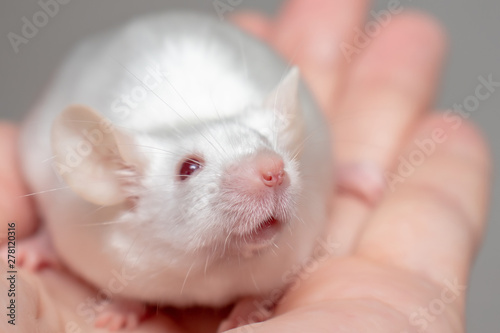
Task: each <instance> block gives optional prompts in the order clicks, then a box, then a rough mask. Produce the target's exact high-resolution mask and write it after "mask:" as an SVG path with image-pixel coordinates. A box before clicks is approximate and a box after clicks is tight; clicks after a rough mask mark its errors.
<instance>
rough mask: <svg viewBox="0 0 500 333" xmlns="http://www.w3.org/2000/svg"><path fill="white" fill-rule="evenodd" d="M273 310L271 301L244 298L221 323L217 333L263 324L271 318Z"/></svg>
mask: <svg viewBox="0 0 500 333" xmlns="http://www.w3.org/2000/svg"><path fill="white" fill-rule="evenodd" d="M273 309H274V303H273V302H272V301H270V300H266V299H261V298H255V297H247V298H244V299H242V300H240V301H238V302H237V303H236V304H235V305H234V308H233V309H232V310H231V313H230V314H229V316H228V317H227V318H226V319H225V320H223V321H222V322H221V323H220V325H219V327H218V329H217V333H222V332H225V331H229V330H231V329H233V328H238V327H241V326H244V325H249V324H254V323H259V322H263V321H265V320H267V319H269V318H271V316H272V315H273Z"/></svg>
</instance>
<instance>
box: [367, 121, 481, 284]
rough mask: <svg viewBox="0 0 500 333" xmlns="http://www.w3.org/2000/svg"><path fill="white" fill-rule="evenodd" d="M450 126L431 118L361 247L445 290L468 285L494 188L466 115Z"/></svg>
mask: <svg viewBox="0 0 500 333" xmlns="http://www.w3.org/2000/svg"><path fill="white" fill-rule="evenodd" d="M450 119H451V118H444V117H443V116H437V115H436V116H433V117H430V118H429V119H428V120H427V121H426V122H425V124H424V125H423V126H422V127H421V128H420V129H419V131H418V134H417V136H416V138H415V139H414V140H412V142H410V143H409V144H408V146H407V147H406V149H405V150H404V151H403V153H402V155H401V156H400V157H399V158H398V159H399V160H400V161H401V162H400V163H398V165H396V167H395V169H394V171H393V172H392V173H391V174H388V175H387V177H388V181H389V184H390V185H391V187H390V188H391V189H392V190H393V192H391V193H390V194H389V195H388V196H387V198H386V199H385V200H384V202H383V204H382V206H380V208H379V209H378V210H377V211H376V212H375V215H374V217H373V219H372V220H371V221H370V223H369V224H368V225H367V227H366V229H365V231H364V233H363V235H362V237H361V240H360V243H359V246H358V248H357V253H358V254H360V255H362V256H364V257H368V258H371V259H374V260H377V261H379V262H384V263H388V264H391V265H397V266H399V267H403V268H405V269H408V270H411V271H413V272H418V273H419V274H422V275H424V276H426V277H427V278H428V279H431V280H432V281H435V282H437V283H442V282H443V280H444V279H458V280H459V281H461V283H463V282H464V281H465V280H466V279H467V276H468V272H469V269H470V265H471V261H472V259H473V257H474V254H475V252H476V249H477V247H478V245H479V243H480V239H481V237H482V235H483V231H484V223H485V214H486V206H487V201H488V196H489V184H490V178H489V173H490V161H489V154H488V150H487V148H486V145H485V143H484V141H483V140H482V138H481V136H480V135H479V134H478V133H477V131H476V130H474V129H473V128H472V127H471V125H468V124H467V123H465V122H462V120H461V119H460V118H459V117H458V116H457V117H456V118H455V119H454V122H453V123H449V122H447V121H450ZM404 161H406V162H404ZM402 164H405V165H402ZM406 168H408V169H406Z"/></svg>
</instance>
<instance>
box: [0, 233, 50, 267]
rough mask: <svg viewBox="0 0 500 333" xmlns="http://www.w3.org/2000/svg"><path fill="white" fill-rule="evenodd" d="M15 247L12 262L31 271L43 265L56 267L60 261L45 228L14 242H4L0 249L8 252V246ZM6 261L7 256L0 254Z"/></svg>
mask: <svg viewBox="0 0 500 333" xmlns="http://www.w3.org/2000/svg"><path fill="white" fill-rule="evenodd" d="M9 246H10V247H11V248H12V247H13V248H14V249H15V255H14V256H13V257H15V259H13V260H15V262H12V264H14V265H15V266H16V267H17V268H23V269H26V270H29V271H31V272H36V271H39V270H40V269H42V268H44V267H58V266H60V261H59V259H58V257H57V254H56V251H55V250H54V248H53V246H52V243H51V241H50V237H49V234H48V232H47V230H46V229H45V228H42V229H40V230H39V231H37V233H36V234H34V235H33V236H31V237H28V238H26V239H22V240H19V241H15V244H5V245H3V246H2V249H1V250H0V251H1V253H9V252H8V247H9ZM2 259H3V260H5V261H6V262H7V263H9V264H10V263H11V262H10V261H9V257H8V256H7V255H5V256H2Z"/></svg>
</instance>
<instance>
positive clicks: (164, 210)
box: [21, 13, 334, 307]
mask: <svg viewBox="0 0 500 333" xmlns="http://www.w3.org/2000/svg"><path fill="white" fill-rule="evenodd" d="M21 157H22V165H23V170H24V173H25V176H26V179H27V181H28V184H29V186H30V190H31V191H32V192H33V193H36V195H34V198H35V201H36V204H37V208H38V209H39V212H40V215H41V219H42V224H43V225H44V227H45V228H47V230H48V234H49V235H50V238H51V242H52V244H53V246H54V248H55V250H56V252H57V254H58V256H59V257H60V259H61V260H62V262H63V263H64V264H65V265H67V266H68V267H69V268H70V269H71V270H72V271H73V272H75V273H76V274H77V275H79V276H81V277H82V278H83V279H85V280H86V281H88V282H90V283H91V284H93V285H95V286H96V287H98V288H100V289H106V290H107V291H108V292H110V293H111V294H112V293H113V289H112V288H111V287H110V285H111V282H112V281H116V279H117V277H118V276H121V277H122V280H123V281H126V283H124V284H123V286H122V288H120V291H119V295H117V296H120V297H125V298H129V299H134V300H138V301H143V302H146V303H151V304H159V305H171V306H176V307H188V306H194V305H203V306H214V307H218V306H224V305H227V304H229V303H231V302H234V301H235V300H237V299H238V298H241V297H245V296H249V295H261V296H265V295H267V294H269V293H271V292H272V291H273V290H276V289H277V288H282V287H283V286H284V285H285V284H286V283H287V281H286V276H285V275H286V274H285V273H286V272H289V271H290V269H291V268H292V267H293V266H294V265H300V264H302V263H304V262H305V261H306V260H307V259H308V258H309V257H310V256H311V255H312V252H313V249H314V247H315V246H316V244H317V241H318V239H319V237H320V236H322V235H323V233H324V230H325V227H326V224H327V221H328V215H329V204H330V200H331V196H332V194H333V189H334V177H333V160H332V156H331V142H330V134H329V130H328V125H327V123H326V121H325V118H324V117H323V116H322V114H321V112H320V110H319V109H318V106H317V105H316V103H315V102H314V100H313V98H312V95H311V93H310V92H309V91H308V90H307V88H306V87H305V85H304V84H303V83H302V81H301V79H300V73H299V70H298V69H297V68H294V67H293V66H290V65H289V64H288V63H287V62H286V61H285V60H283V59H282V58H281V57H279V56H278V55H277V54H276V53H275V52H274V51H272V50H271V49H270V47H269V46H266V45H265V44H264V43H263V42H261V41H259V40H257V39H256V38H254V37H252V36H250V35H248V34H247V33H245V32H243V31H241V30H240V29H239V28H237V27H234V26H232V25H230V24H228V23H224V22H221V21H219V20H217V19H215V18H211V17H208V16H204V15H201V14H192V13H167V14H160V15H152V16H148V17H144V18H140V19H138V20H135V21H132V22H131V23H129V24H128V25H126V26H123V27H119V28H117V29H115V30H113V31H111V32H109V33H106V34H103V35H100V36H98V37H95V38H93V39H90V40H88V41H85V42H83V43H82V44H80V45H79V46H78V47H77V48H76V49H75V50H74V51H73V52H72V54H71V55H70V57H69V58H68V60H67V61H66V62H65V64H64V65H63V66H62V68H61V70H60V71H59V72H58V74H57V75H56V76H55V77H54V80H53V82H52V83H51V84H50V86H49V88H48V90H47V91H46V93H45V94H44V96H43V98H42V99H41V100H40V101H39V103H38V104H37V105H36V107H35V108H34V110H33V112H31V114H30V115H29V116H28V117H27V119H26V121H25V123H24V125H23V128H22V134H21ZM288 282H289V281H288Z"/></svg>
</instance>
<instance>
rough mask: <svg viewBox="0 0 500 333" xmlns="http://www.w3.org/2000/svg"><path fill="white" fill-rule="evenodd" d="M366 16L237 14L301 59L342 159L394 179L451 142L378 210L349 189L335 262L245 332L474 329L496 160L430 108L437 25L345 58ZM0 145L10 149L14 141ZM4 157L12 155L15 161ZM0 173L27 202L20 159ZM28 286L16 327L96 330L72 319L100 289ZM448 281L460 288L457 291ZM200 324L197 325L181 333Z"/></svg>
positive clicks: (320, 10) (150, 327) (338, 205)
mask: <svg viewBox="0 0 500 333" xmlns="http://www.w3.org/2000/svg"><path fill="white" fill-rule="evenodd" d="M366 9H367V2H365V1H341V0H313V1H311V0H309V1H305V0H292V1H290V2H289V3H288V4H287V6H286V8H285V9H284V11H283V12H282V13H281V14H280V15H279V17H278V18H277V19H276V20H274V21H271V20H268V19H266V18H264V17H262V16H259V15H255V14H241V15H239V16H237V17H235V18H234V20H235V21H236V22H237V23H238V24H240V25H241V26H243V27H245V28H246V29H247V30H249V31H251V32H253V33H254V34H256V35H258V36H260V37H261V38H263V39H264V40H266V41H267V42H269V43H270V44H271V45H273V46H274V47H275V48H276V49H278V50H279V51H280V52H281V53H282V54H283V55H284V56H286V57H287V58H288V59H292V62H294V63H296V64H298V65H299V67H300V68H301V70H302V73H303V74H304V76H305V79H306V81H307V82H308V84H309V85H310V87H311V89H312V91H313V93H314V94H315V95H316V97H317V99H318V101H319V103H320V105H321V106H322V108H323V109H324V110H325V111H326V112H327V115H328V117H329V119H330V122H331V124H332V130H333V133H334V139H335V147H334V154H335V156H336V159H337V163H338V164H339V165H348V164H351V163H358V162H366V161H368V162H373V163H375V164H376V165H377V166H378V167H379V168H381V169H382V170H387V171H388V172H389V171H390V172H392V173H393V174H397V173H398V172H397V168H398V167H399V165H398V157H399V156H403V157H405V158H408V156H410V154H412V152H414V151H416V150H417V149H418V146H416V145H415V143H414V141H415V139H418V140H420V141H419V142H424V140H427V139H429V138H432V137H433V136H432V132H433V131H435V130H437V129H442V130H443V131H444V132H445V135H446V139H445V140H440V141H443V142H440V143H437V142H436V141H434V144H435V145H434V150H433V151H432V153H431V154H429V156H427V155H426V156H425V160H424V161H423V163H422V164H421V165H419V166H417V167H415V170H414V172H413V173H411V174H410V175H408V176H405V177H403V181H399V182H392V183H390V184H391V185H393V186H392V190H393V191H392V190H391V188H389V189H388V190H387V193H386V195H385V196H384V197H383V199H382V200H381V201H380V202H379V203H378V204H376V205H367V204H366V203H365V202H364V201H362V200H359V199H358V197H356V196H355V195H353V194H352V193H349V192H341V193H339V194H338V195H337V196H336V198H335V199H334V201H333V202H332V205H333V207H334V209H333V212H334V216H333V217H332V222H331V228H330V231H329V234H330V235H331V237H332V238H333V239H335V240H336V241H337V242H338V244H339V247H338V248H336V251H337V253H336V254H337V255H336V256H334V257H332V258H331V259H328V260H327V261H323V262H321V263H318V265H317V266H316V267H315V269H314V271H313V272H311V273H310V274H308V275H307V276H306V277H305V278H303V279H301V280H300V281H299V283H298V284H297V288H294V289H293V290H292V291H290V292H289V293H288V294H287V295H286V297H285V299H284V300H283V301H282V302H281V303H280V304H279V306H278V308H277V309H276V315H275V317H273V318H272V319H270V320H268V321H266V322H265V323H262V324H254V325H251V326H250V327H247V328H244V329H241V331H242V332H246V331H249V330H250V329H252V331H253V332H275V331H286V332H295V331H297V332H304V331H306V332H316V331H326V330H328V331H334V330H339V331H340V330H342V331H344V332H360V331H370V332H378V331H380V332H394V333H402V332H408V333H409V332H416V331H417V330H418V329H421V330H422V331H423V330H425V331H426V332H441V333H442V332H460V331H464V313H463V311H464V298H465V292H464V291H463V288H462V287H461V286H462V285H466V283H467V276H468V273H469V270H470V264H471V260H472V259H473V257H474V253H475V251H476V250H477V248H478V246H479V243H480V240H481V236H482V232H483V229H484V214H485V210H486V202H487V197H488V195H487V194H488V188H487V187H488V173H489V157H488V152H487V149H486V148H485V144H484V143H483V141H482V139H481V138H480V135H478V134H477V132H476V131H475V130H474V129H473V128H472V127H471V125H468V124H467V123H466V122H465V121H463V120H462V122H461V123H459V125H458V126H454V125H456V124H457V123H455V122H449V123H447V122H446V120H445V119H444V118H443V117H442V116H441V115H431V114H428V113H427V112H426V111H427V110H428V108H429V105H430V104H431V102H432V97H433V94H434V91H435V89H436V86H437V80H438V77H439V70H440V66H441V60H442V57H443V53H444V49H445V44H446V43H445V40H444V37H443V33H442V32H441V29H440V28H439V27H438V26H437V25H436V24H435V23H433V22H432V21H431V20H430V19H428V18H426V17H424V16H422V15H419V14H402V15H400V16H390V21H391V23H390V24H389V25H388V26H387V27H385V28H384V29H382V31H381V33H380V35H379V36H378V37H377V38H374V39H373V40H372V41H371V42H370V45H368V46H366V47H365V48H362V49H359V51H360V52H359V54H357V55H356V54H353V56H352V58H347V57H345V56H344V54H342V52H341V51H340V45H341V44H342V43H343V42H345V43H347V44H353V43H352V40H353V36H354V34H355V30H354V29H353V27H362V26H363V25H362V22H363V20H364V15H365V12H366ZM349 60H351V61H349ZM0 133H2V135H4V132H0ZM9 135H10V134H8V135H6V137H9V138H10V139H9V140H10V141H9V142H11V144H12V145H13V144H14V143H13V141H14V140H13V139H12V138H13V136H9ZM442 137H443V136H440V138H442ZM2 142H6V141H2ZM426 142H428V141H426ZM3 148H4V150H5V149H7V150H9V151H11V150H13V148H12V147H11V145H10V144H8V145H7V148H5V147H3ZM0 154H3V156H7V157H9V156H10V157H9V159H7V160H5V161H7V162H8V161H13V160H14V155H13V153H8V152H6V151H0ZM2 167H3V168H5V170H6V172H5V173H2V175H10V174H12V175H14V178H13V179H15V181H14V182H11V181H6V180H4V179H0V180H1V181H2V183H0V184H1V185H0V189H4V191H5V192H4V193H9V194H10V195H11V196H12V197H16V196H18V195H20V194H24V193H25V190H24V189H23V187H22V185H21V182H20V181H19V179H21V178H20V175H19V173H18V172H17V171H15V170H18V168H17V167H16V166H15V164H13V163H10V164H9V163H7V164H4V165H3V166H2ZM391 170H392V171H391ZM2 171H3V170H2ZM4 202H5V201H4ZM0 213H1V214H4V215H5V216H6V218H5V219H17V220H18V221H19V223H18V224H19V225H21V226H22V229H23V230H26V233H28V232H29V231H30V230H33V226H34V222H33V221H34V219H33V215H34V214H33V210H32V207H30V205H29V203H26V202H25V203H23V204H21V203H19V206H15V205H9V206H8V207H2V211H0ZM22 214H26V215H22ZM2 217H3V216H2ZM5 219H4V220H5ZM21 222H22V223H21ZM19 278H20V279H21V280H20V281H19V286H18V290H19V292H20V293H21V294H20V295H19V296H18V299H19V300H20V301H19V303H21V301H22V300H24V302H25V303H24V307H23V309H22V312H23V313H22V319H21V318H20V320H19V322H18V323H19V325H20V326H19V329H21V330H20V332H32V331H36V330H35V328H38V329H39V330H40V331H42V332H46V331H47V332H62V331H64V330H65V328H67V326H66V325H68V324H71V323H74V324H75V325H76V326H75V327H79V328H81V329H82V332H88V331H92V329H91V328H90V327H89V326H88V324H87V323H86V322H84V321H83V320H82V318H81V317H80V316H78V314H77V311H76V309H77V307H78V304H80V303H81V302H83V300H85V299H86V298H87V297H95V291H93V290H92V289H91V288H89V287H87V286H85V285H83V284H82V283H81V282H79V281H78V280H77V279H75V278H73V277H71V276H70V275H68V274H66V273H63V272H60V271H54V270H44V271H42V272H40V273H37V274H29V273H26V272H23V273H21V274H20V276H19ZM444 281H448V284H452V285H453V284H458V286H457V285H455V289H454V290H451V289H450V288H449V285H447V284H446V283H445V282H444ZM5 287H6V286H4V285H3V284H2V286H1V289H4V288H5ZM4 292H6V291H5V290H0V293H2V295H3V294H4ZM453 296H454V297H453ZM443 297H445V299H443ZM441 304H443V305H444V307H442V308H441V307H440V308H438V306H441ZM0 306H4V304H1V301H0ZM419 309H424V310H425V309H427V314H425V313H423V312H419ZM20 315H21V314H20ZM200 316H201V315H199V314H196V313H194V314H190V315H189V316H186V318H187V319H185V320H183V321H181V322H180V323H177V324H174V323H173V322H172V321H171V320H169V319H168V318H167V317H166V316H163V315H159V316H155V317H154V318H153V319H152V320H148V321H146V322H145V323H144V324H143V325H141V326H140V327H139V328H138V329H137V330H135V332H164V331H165V330H166V329H167V328H169V329H170V331H171V332H185V331H203V332H207V331H209V329H207V328H206V327H208V326H207V325H210V327H215V326H216V322H217V320H218V318H214V321H210V320H208V322H207V321H205V320H207V319H206V316H205V317H203V318H204V319H203V320H201V319H200V318H201V317H200ZM194 319H196V320H197V321H198V325H199V329H198V330H197V329H196V328H191V329H189V330H187V329H185V327H186V325H187V322H188V321H190V320H191V321H192V320H194ZM410 320H412V321H413V323H410ZM4 324H5V323H4V322H3V321H2V322H1V323H0V328H3V327H2V325H4ZM23 325H24V326H23ZM182 327H184V328H182ZM7 331H8V330H7ZM68 331H69V332H71V330H68ZM170 331H169V332H170ZM74 332H78V330H74Z"/></svg>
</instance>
